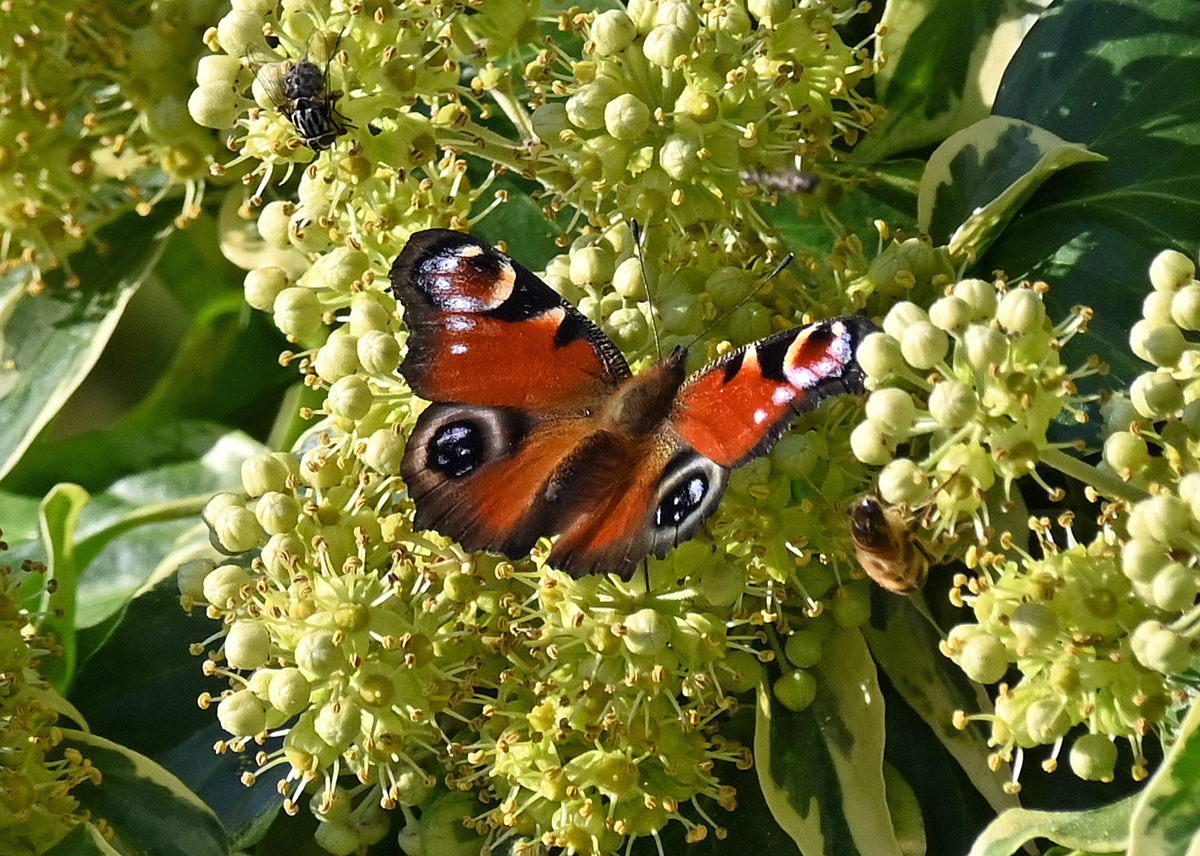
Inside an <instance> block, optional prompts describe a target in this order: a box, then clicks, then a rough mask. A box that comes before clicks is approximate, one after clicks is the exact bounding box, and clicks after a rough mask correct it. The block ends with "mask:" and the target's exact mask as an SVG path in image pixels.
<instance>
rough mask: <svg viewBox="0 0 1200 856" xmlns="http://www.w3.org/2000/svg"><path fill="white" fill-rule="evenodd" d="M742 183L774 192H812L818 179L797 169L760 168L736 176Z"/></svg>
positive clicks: (818, 182)
mask: <svg viewBox="0 0 1200 856" xmlns="http://www.w3.org/2000/svg"><path fill="white" fill-rule="evenodd" d="M738 178H740V179H741V181H742V184H755V185H758V186H759V187H762V188H764V189H766V190H773V191H775V192H776V193H812V192H813V191H814V190H816V189H817V185H818V184H820V181H819V180H818V179H817V177H816V176H815V175H813V174H811V173H807V172H803V171H802V170H798V169H786V170H781V171H779V172H768V171H766V170H761V169H748V170H745V171H744V172H742V174H741V175H739V176H738Z"/></svg>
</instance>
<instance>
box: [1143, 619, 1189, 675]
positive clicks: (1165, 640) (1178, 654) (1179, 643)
mask: <svg viewBox="0 0 1200 856" xmlns="http://www.w3.org/2000/svg"><path fill="white" fill-rule="evenodd" d="M1138 629H1139V630H1140V629H1141V628H1140V627H1139V628H1138ZM1135 632H1136V631H1135ZM1143 639H1144V642H1143V644H1142V645H1141V646H1139V648H1134V649H1133V655H1134V657H1135V658H1136V659H1137V661H1138V662H1139V663H1141V664H1142V665H1143V666H1145V667H1146V668H1147V669H1153V670H1154V671H1156V672H1160V673H1162V674H1164V675H1177V674H1180V673H1182V672H1183V671H1184V670H1186V669H1187V668H1188V666H1190V665H1191V662H1192V646H1191V643H1190V642H1189V641H1188V640H1187V639H1186V638H1184V637H1183V636H1180V635H1179V634H1178V633H1176V632H1175V631H1174V630H1172V629H1170V628H1169V627H1162V626H1159V627H1158V628H1157V629H1154V630H1153V631H1152V632H1149V633H1146V634H1143ZM1131 647H1132V645H1131Z"/></svg>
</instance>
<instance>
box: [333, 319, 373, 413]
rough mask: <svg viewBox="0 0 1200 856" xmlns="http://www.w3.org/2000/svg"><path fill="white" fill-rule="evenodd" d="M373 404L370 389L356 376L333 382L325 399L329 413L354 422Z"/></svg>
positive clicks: (352, 375)
mask: <svg viewBox="0 0 1200 856" xmlns="http://www.w3.org/2000/svg"><path fill="white" fill-rule="evenodd" d="M347 338H349V337H347ZM374 403H375V396H374V395H373V394H372V393H371V387H370V386H368V385H367V382H366V381H365V380H363V379H362V378H361V377H360V376H359V375H356V374H351V375H347V376H346V377H343V378H340V379H338V380H336V381H334V383H333V385H332V386H331V387H329V394H328V395H327V396H326V397H325V407H326V408H327V409H328V410H329V412H330V413H332V414H333V415H334V416H341V417H342V418H343V419H350V420H352V421H355V422H357V421H358V420H359V419H362V418H363V417H364V416H366V415H367V413H368V412H369V411H370V410H371V405H372V404H374Z"/></svg>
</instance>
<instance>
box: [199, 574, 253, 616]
mask: <svg viewBox="0 0 1200 856" xmlns="http://www.w3.org/2000/svg"><path fill="white" fill-rule="evenodd" d="M248 585H250V575H249V574H248V573H246V569H245V568H243V567H241V566H240V565H221V566H220V567H219V568H217V569H215V570H214V571H212V573H210V574H208V576H206V577H205V578H204V585H203V590H204V599H205V600H206V601H208V602H209V603H211V604H212V605H213V606H215V607H217V608H218V609H226V608H227V607H228V606H229V604H232V603H237V602H238V601H240V600H241V599H242V595H241V591H242V588H243V587H245V586H248Z"/></svg>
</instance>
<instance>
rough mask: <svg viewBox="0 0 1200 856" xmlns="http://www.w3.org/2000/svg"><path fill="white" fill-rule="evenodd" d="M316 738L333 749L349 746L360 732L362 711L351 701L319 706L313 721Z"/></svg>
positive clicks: (332, 702) (344, 700)
mask: <svg viewBox="0 0 1200 856" xmlns="http://www.w3.org/2000/svg"><path fill="white" fill-rule="evenodd" d="M313 728H315V729H316V732H317V736H318V737H320V738H321V739H322V740H324V741H325V742H326V743H328V744H329V745H330V746H332V747H334V748H335V749H340V748H342V747H344V746H347V745H349V743H350V741H351V740H353V739H354V737H355V735H357V734H358V732H359V731H361V730H362V709H361V708H359V706H358V705H357V704H355V703H354V702H352V701H349V700H346V699H342V700H340V701H331V702H327V703H326V704H324V705H322V706H321V709H320V710H319V711H318V712H317V718H316V719H315V720H314V721H313Z"/></svg>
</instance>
